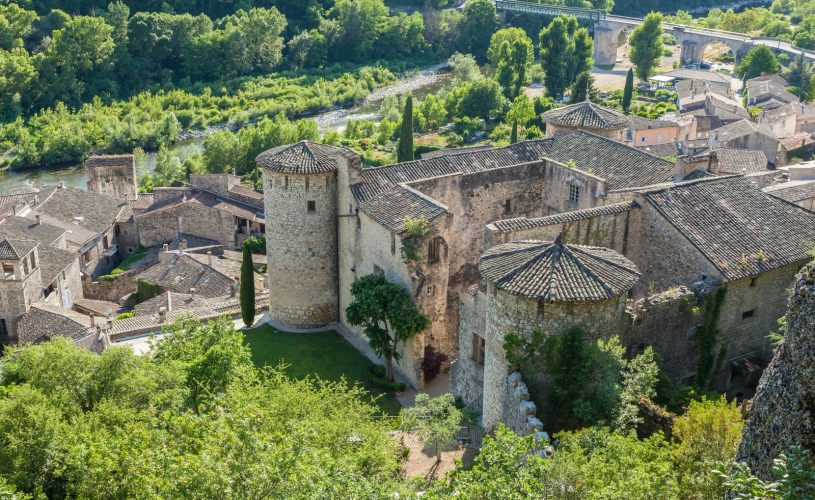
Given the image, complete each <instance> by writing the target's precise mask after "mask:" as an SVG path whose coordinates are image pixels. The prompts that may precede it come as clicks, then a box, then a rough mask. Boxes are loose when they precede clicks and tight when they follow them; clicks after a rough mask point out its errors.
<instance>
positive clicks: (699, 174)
mask: <svg viewBox="0 0 815 500" xmlns="http://www.w3.org/2000/svg"><path fill="white" fill-rule="evenodd" d="M708 177H715V176H714V175H713V174H711V173H710V172H706V171H704V170H694V171H693V172H691V173H689V174H688V175H686V176H685V177H682V179H681V180H680V182H687V181H696V180H699V179H706V178H708Z"/></svg>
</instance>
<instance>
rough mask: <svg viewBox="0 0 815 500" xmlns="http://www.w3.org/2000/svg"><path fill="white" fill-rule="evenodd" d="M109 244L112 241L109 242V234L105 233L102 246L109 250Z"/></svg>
mask: <svg viewBox="0 0 815 500" xmlns="http://www.w3.org/2000/svg"><path fill="white" fill-rule="evenodd" d="M109 246H110V243H108V236H107V235H105V237H104V238H102V248H104V249H105V250H107V249H108V247H109Z"/></svg>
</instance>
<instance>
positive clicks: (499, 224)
mask: <svg viewBox="0 0 815 500" xmlns="http://www.w3.org/2000/svg"><path fill="white" fill-rule="evenodd" d="M637 207H638V205H637V204H636V203H634V202H628V203H614V204H612V205H605V206H602V207H595V208H586V209H584V210H574V211H571V212H564V213H562V214H555V215H549V216H546V217H535V218H532V219H528V218H526V217H516V218H514V219H504V220H499V221H495V222H493V223H491V224H490V225H491V226H492V227H494V228H495V229H496V230H498V232H499V233H511V232H514V231H521V230H524V229H532V228H536V227H542V226H551V225H555V224H565V223H567V222H573V221H576V220H581V219H586V218H592V217H597V216H600V215H613V214H619V213H623V212H627V211H629V210H631V209H633V208H637Z"/></svg>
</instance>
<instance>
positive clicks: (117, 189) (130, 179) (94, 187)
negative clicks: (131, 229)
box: [85, 155, 139, 201]
mask: <svg viewBox="0 0 815 500" xmlns="http://www.w3.org/2000/svg"><path fill="white" fill-rule="evenodd" d="M85 173H86V176H87V179H88V191H93V192H95V193H101V194H105V195H108V196H112V197H114V198H120V199H123V200H127V201H135V200H136V198H138V196H139V187H138V182H137V179H136V160H135V158H134V157H133V155H103V156H91V157H89V158H88V159H87V160H86V161H85Z"/></svg>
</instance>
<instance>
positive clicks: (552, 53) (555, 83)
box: [540, 16, 571, 98]
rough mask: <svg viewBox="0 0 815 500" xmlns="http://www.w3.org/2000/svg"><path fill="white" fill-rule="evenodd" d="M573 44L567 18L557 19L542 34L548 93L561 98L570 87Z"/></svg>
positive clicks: (542, 50) (541, 43)
mask: <svg viewBox="0 0 815 500" xmlns="http://www.w3.org/2000/svg"><path fill="white" fill-rule="evenodd" d="M570 48H571V43H570V39H569V28H568V22H567V20H566V18H564V17H563V16H559V17H556V18H555V19H554V20H553V21H552V22H551V23H549V26H547V27H546V28H544V29H543V30H542V31H541V32H540V52H541V61H542V64H543V70H544V71H545V73H546V93H547V94H548V95H550V96H552V97H554V98H560V97H562V96H563V93H564V92H565V91H566V88H567V87H568V86H569V83H570V81H569V66H570V60H569V52H570Z"/></svg>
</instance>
